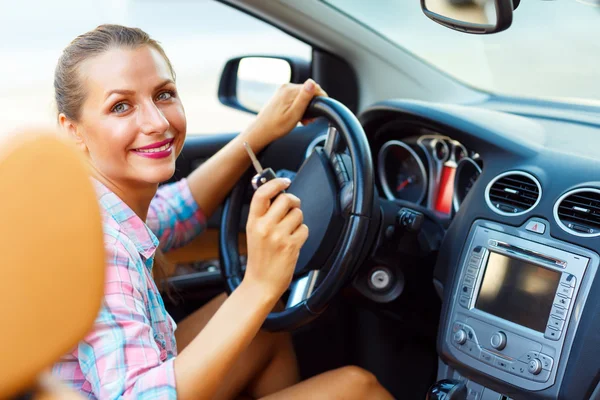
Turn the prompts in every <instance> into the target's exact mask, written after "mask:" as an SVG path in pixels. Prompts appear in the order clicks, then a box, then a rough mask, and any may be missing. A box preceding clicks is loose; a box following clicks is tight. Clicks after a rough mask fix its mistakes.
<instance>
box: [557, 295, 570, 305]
mask: <svg viewBox="0 0 600 400" xmlns="http://www.w3.org/2000/svg"><path fill="white" fill-rule="evenodd" d="M554 304H558V305H559V306H561V307H563V308H569V304H571V299H569V298H567V297H563V296H561V295H560V294H557V295H556V297H554Z"/></svg>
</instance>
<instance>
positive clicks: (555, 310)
mask: <svg viewBox="0 0 600 400" xmlns="http://www.w3.org/2000/svg"><path fill="white" fill-rule="evenodd" d="M550 315H551V316H553V317H555V318H558V319H562V320H566V319H567V310H566V309H565V308H562V307H560V306H558V305H556V304H554V305H552V310H550Z"/></svg>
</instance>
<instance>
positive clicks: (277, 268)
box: [174, 179, 308, 400]
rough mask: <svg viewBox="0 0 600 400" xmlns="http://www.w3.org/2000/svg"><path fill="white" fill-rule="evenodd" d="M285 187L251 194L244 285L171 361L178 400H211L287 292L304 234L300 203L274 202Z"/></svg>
mask: <svg viewBox="0 0 600 400" xmlns="http://www.w3.org/2000/svg"><path fill="white" fill-rule="evenodd" d="M288 185H289V180H286V179H274V180H272V181H270V182H267V183H266V184H264V185H263V186H261V187H260V188H259V189H258V190H257V191H256V193H255V194H254V197H253V199H252V203H251V204H250V213H249V216H248V226H247V231H248V246H249V247H251V248H252V252H250V253H249V255H248V265H247V268H246V274H245V277H244V280H243V282H242V283H241V285H240V286H239V287H238V288H237V289H236V290H235V291H234V292H233V293H232V294H231V295H230V296H229V298H228V299H227V300H226V301H225V302H224V303H223V305H222V306H221V307H220V308H219V310H218V311H217V312H216V313H215V315H214V316H213V317H212V319H211V320H210V321H209V322H208V324H207V325H206V326H205V327H204V329H203V330H202V331H201V332H200V333H199V334H198V336H196V337H195V338H194V339H193V340H192V341H191V342H190V343H189V344H188V345H187V346H186V347H185V349H184V350H183V351H182V352H181V353H180V354H179V356H178V357H177V358H176V359H175V363H174V369H175V381H176V383H177V395H178V398H179V399H184V400H186V399H199V398H201V399H209V398H212V397H213V396H214V394H215V392H216V391H217V389H218V388H219V386H220V385H221V384H222V380H223V379H224V377H225V376H226V374H227V373H228V371H229V370H230V369H231V367H232V366H233V364H234V363H235V361H236V360H237V359H238V357H239V356H240V354H241V353H242V352H243V351H244V350H245V349H246V347H247V346H248V345H249V344H250V342H251V341H252V339H253V338H254V336H255V335H256V333H257V332H258V330H259V329H260V327H261V325H262V323H263V321H264V320H265V318H266V317H267V314H268V313H269V312H270V311H271V310H272V309H273V307H274V306H275V304H276V302H277V300H278V299H279V297H280V296H281V295H282V294H283V292H284V291H285V290H286V288H287V287H288V286H289V284H290V282H291V280H292V275H293V272H294V267H295V265H296V261H297V260H298V255H299V253H300V248H301V247H302V245H303V244H304V242H305V241H306V238H307V237H308V228H307V227H306V225H303V224H302V212H301V211H300V208H299V206H300V200H299V199H298V198H296V197H295V196H293V195H291V194H288V193H285V194H280V195H279V196H277V194H278V193H280V192H281V191H282V190H284V189H285V188H287V187H288ZM276 196H277V197H276ZM274 197H276V199H275V200H273V201H271V199H273V198H274Z"/></svg>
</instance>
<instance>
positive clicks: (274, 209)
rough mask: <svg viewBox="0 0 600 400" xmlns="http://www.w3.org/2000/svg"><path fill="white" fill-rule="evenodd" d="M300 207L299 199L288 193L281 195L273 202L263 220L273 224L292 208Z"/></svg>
mask: <svg viewBox="0 0 600 400" xmlns="http://www.w3.org/2000/svg"><path fill="white" fill-rule="evenodd" d="M299 207H300V199H299V198H297V197H296V196H294V195H293V194H289V193H282V194H280V195H279V196H277V198H276V199H275V200H274V201H273V204H271V207H269V211H267V213H266V214H265V218H266V219H267V220H268V221H270V222H273V223H278V222H279V221H281V220H282V219H283V218H284V217H285V216H286V215H287V213H288V212H289V211H290V210H291V209H292V208H299Z"/></svg>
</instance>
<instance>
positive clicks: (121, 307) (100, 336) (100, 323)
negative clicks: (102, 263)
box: [78, 242, 177, 400]
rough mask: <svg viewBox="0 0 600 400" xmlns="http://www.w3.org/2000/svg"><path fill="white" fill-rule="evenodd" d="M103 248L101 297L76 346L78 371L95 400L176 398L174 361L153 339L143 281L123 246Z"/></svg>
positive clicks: (137, 268) (153, 333)
mask: <svg viewBox="0 0 600 400" xmlns="http://www.w3.org/2000/svg"><path fill="white" fill-rule="evenodd" d="M106 248H107V253H108V268H107V276H106V285H105V298H104V302H103V305H102V308H101V311H100V314H99V316H98V317H97V319H96V322H95V324H94V328H93V330H92V332H91V333H89V334H88V335H87V336H86V337H85V339H84V340H83V341H82V342H80V344H79V347H78V353H79V365H80V368H81V371H82V373H83V375H84V376H85V379H86V381H87V382H89V384H90V385H91V388H90V389H91V392H92V393H94V396H95V397H96V398H98V399H141V400H147V399H176V398H177V393H176V388H175V372H174V368H173V362H174V359H175V358H173V357H171V358H168V357H167V352H166V350H165V349H161V348H160V347H159V345H158V344H157V341H156V340H155V335H156V334H157V333H156V332H153V329H152V327H151V323H150V321H149V319H148V312H147V306H146V301H145V298H144V296H143V294H142V293H143V285H144V279H145V277H144V276H143V275H142V274H141V273H140V269H139V266H137V265H136V264H135V261H134V260H133V259H132V257H131V256H130V254H129V252H128V251H127V250H126V249H125V247H124V246H123V245H122V244H120V243H119V242H117V243H114V244H110V245H107V246H106Z"/></svg>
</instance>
